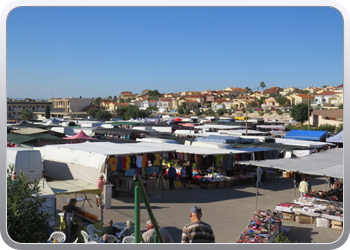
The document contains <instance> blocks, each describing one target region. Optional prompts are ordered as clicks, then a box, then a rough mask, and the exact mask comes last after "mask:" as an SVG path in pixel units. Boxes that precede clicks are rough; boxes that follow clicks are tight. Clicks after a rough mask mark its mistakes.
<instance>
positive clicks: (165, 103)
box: [157, 98, 172, 113]
mask: <svg viewBox="0 0 350 250" xmlns="http://www.w3.org/2000/svg"><path fill="white" fill-rule="evenodd" d="M171 105H172V98H159V100H158V104H157V108H158V112H160V113H163V112H170V110H171V108H172V106H171Z"/></svg>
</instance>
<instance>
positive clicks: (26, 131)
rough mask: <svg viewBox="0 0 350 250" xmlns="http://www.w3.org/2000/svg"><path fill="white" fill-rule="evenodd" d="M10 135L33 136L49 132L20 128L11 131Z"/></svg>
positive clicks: (39, 129)
mask: <svg viewBox="0 0 350 250" xmlns="http://www.w3.org/2000/svg"><path fill="white" fill-rule="evenodd" d="M11 132H12V133H15V134H22V135H33V134H40V133H49V132H50V130H47V129H41V128H21V129H17V130H15V129H14V130H11Z"/></svg>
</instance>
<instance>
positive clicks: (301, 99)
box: [286, 93, 315, 107]
mask: <svg viewBox="0 0 350 250" xmlns="http://www.w3.org/2000/svg"><path fill="white" fill-rule="evenodd" d="M286 97H287V99H288V100H289V102H290V105H298V104H300V103H305V104H308V103H309V101H310V105H311V107H312V106H314V103H315V96H313V95H308V94H301V93H297V94H293V95H289V96H286Z"/></svg>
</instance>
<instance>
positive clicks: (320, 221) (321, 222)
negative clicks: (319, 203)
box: [316, 218, 331, 228]
mask: <svg viewBox="0 0 350 250" xmlns="http://www.w3.org/2000/svg"><path fill="white" fill-rule="evenodd" d="M316 227H324V228H330V227H331V220H329V219H326V218H316Z"/></svg>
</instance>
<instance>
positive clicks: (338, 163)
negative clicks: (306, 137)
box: [239, 148, 344, 178]
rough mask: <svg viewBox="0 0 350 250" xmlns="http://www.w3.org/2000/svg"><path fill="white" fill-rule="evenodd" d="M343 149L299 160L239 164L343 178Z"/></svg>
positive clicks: (284, 159) (330, 150)
mask: <svg viewBox="0 0 350 250" xmlns="http://www.w3.org/2000/svg"><path fill="white" fill-rule="evenodd" d="M343 157H344V155H343V149H342V148H335V149H329V150H327V151H324V152H319V153H315V154H311V155H308V156H303V157H299V158H289V159H286V158H283V159H276V160H265V161H240V162H239V163H240V164H251V165H255V166H259V167H268V168H276V169H281V170H286V171H293V172H297V171H299V172H300V173H305V174H310V175H318V176H329V177H334V178H343V176H344V170H343V169H344V159H343Z"/></svg>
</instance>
